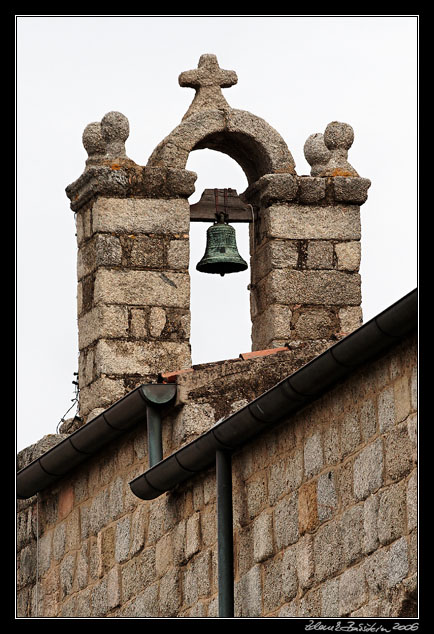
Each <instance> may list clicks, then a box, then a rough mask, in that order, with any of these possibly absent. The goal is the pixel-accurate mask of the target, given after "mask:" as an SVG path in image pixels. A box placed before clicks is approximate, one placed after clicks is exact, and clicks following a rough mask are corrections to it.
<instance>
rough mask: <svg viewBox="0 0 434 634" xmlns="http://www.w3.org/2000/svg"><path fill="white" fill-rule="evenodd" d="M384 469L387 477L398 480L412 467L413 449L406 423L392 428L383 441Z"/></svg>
mask: <svg viewBox="0 0 434 634" xmlns="http://www.w3.org/2000/svg"><path fill="white" fill-rule="evenodd" d="M384 449H385V468H386V475H387V477H389V478H391V479H392V480H395V481H396V480H399V479H401V478H402V477H404V476H405V475H406V474H407V473H409V471H410V470H411V468H412V466H413V455H412V454H413V451H412V449H413V447H412V443H411V440H410V438H409V434H408V428H407V424H406V423H401V424H400V425H397V426H396V427H393V428H392V429H391V430H390V431H389V433H388V434H387V436H386V438H385V440H384Z"/></svg>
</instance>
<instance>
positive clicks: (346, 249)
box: [335, 242, 361, 271]
mask: <svg viewBox="0 0 434 634" xmlns="http://www.w3.org/2000/svg"><path fill="white" fill-rule="evenodd" d="M335 253H336V257H337V260H338V263H337V268H338V270H339V271H358V270H359V266H360V255H361V246H360V242H341V243H339V244H336V245H335Z"/></svg>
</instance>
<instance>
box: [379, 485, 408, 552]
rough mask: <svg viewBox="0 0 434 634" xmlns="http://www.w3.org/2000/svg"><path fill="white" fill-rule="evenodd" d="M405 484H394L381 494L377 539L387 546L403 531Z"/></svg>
mask: <svg viewBox="0 0 434 634" xmlns="http://www.w3.org/2000/svg"><path fill="white" fill-rule="evenodd" d="M405 503H406V489H405V482H400V483H398V484H394V485H392V486H390V487H388V488H387V489H385V490H384V491H383V492H382V493H381V497H380V505H379V508H378V538H379V540H380V543H381V544H388V543H390V542H392V541H394V540H395V539H398V538H399V537H401V535H403V534H404V531H405Z"/></svg>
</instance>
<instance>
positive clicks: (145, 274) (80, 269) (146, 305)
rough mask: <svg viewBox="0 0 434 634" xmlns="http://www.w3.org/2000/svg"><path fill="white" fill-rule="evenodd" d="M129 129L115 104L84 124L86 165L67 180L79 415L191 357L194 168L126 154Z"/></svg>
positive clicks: (94, 408)
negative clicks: (73, 237) (144, 164)
mask: <svg viewBox="0 0 434 634" xmlns="http://www.w3.org/2000/svg"><path fill="white" fill-rule="evenodd" d="M109 133H110V135H109ZM127 137H128V121H127V119H126V117H124V116H123V115H122V114H120V113H116V112H111V113H108V114H107V115H105V117H103V119H102V121H101V123H100V124H98V123H93V124H90V125H89V126H87V128H86V129H85V131H84V133H83V143H84V146H85V148H86V149H87V151H88V153H89V159H88V160H87V164H86V169H85V171H84V173H83V175H82V176H81V177H80V178H79V179H78V180H77V181H76V182H75V183H73V184H72V185H70V186H69V187H68V188H67V193H68V196H69V197H70V199H71V207H72V209H73V210H74V212H75V213H76V223H77V242H78V261H77V275H78V296H77V302H78V329H79V351H80V357H79V385H80V415H81V417H83V418H88V417H89V414H90V413H91V412H93V411H94V410H98V411H99V410H100V409H101V408H105V407H107V406H108V405H110V404H111V403H113V402H114V401H116V400H117V399H119V398H120V397H122V396H123V395H124V394H126V393H127V392H128V391H130V390H131V389H132V388H134V387H135V386H136V385H139V384H140V383H143V382H146V381H152V380H155V378H156V374H157V373H158V372H164V371H168V370H174V369H178V368H180V367H189V366H190V365H191V359H190V344H189V338H190V278H189V273H188V266H189V241H188V236H189V228H190V217H189V204H188V200H187V197H188V196H189V195H190V194H191V193H192V192H193V191H194V186H193V183H194V181H195V178H196V175H195V174H193V173H192V172H186V171H185V170H184V171H182V170H173V169H169V170H167V169H164V168H161V169H160V168H155V169H146V168H140V167H139V166H137V165H136V164H135V163H133V161H131V160H130V159H128V158H126V157H125V147H124V143H125V139H126V138H127ZM108 139H110V140H111V143H112V145H114V150H110V151H109V149H110V148H109V143H108ZM115 141H116V142H117V143H116V144H115V143H114V142H115ZM101 148H102V150H104V149H105V151H106V152H105V153H103V151H101V152H100V153H99V154H98V153H97V152H96V149H101ZM107 148H109V149H107ZM101 157H102V158H101Z"/></svg>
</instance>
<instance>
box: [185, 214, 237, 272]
mask: <svg viewBox="0 0 434 634" xmlns="http://www.w3.org/2000/svg"><path fill="white" fill-rule="evenodd" d="M216 216H218V221H217V222H215V223H214V224H213V225H211V227H208V230H207V232H206V249H205V254H204V256H203V258H202V259H201V261H200V262H198V264H197V265H196V269H197V270H198V271H201V272H202V273H220V275H221V276H222V277H223V275H225V273H237V272H238V271H245V270H246V269H247V262H245V261H244V260H243V258H242V257H241V256H240V254H239V253H238V249H237V243H236V239H235V229H234V228H233V227H232V226H231V225H229V224H228V223H227V222H226V218H225V216H226V214H224V213H220V214H216Z"/></svg>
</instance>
